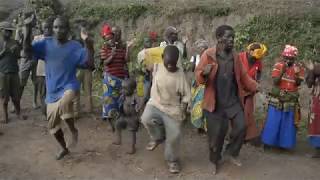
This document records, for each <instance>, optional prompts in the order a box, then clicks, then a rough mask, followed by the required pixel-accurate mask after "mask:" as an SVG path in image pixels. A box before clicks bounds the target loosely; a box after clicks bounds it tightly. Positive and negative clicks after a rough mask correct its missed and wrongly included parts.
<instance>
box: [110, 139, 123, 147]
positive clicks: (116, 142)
mask: <svg viewBox="0 0 320 180" xmlns="http://www.w3.org/2000/svg"><path fill="white" fill-rule="evenodd" d="M112 144H113V145H117V146H119V145H121V141H120V140H119V139H116V140H115V141H113V142H112Z"/></svg>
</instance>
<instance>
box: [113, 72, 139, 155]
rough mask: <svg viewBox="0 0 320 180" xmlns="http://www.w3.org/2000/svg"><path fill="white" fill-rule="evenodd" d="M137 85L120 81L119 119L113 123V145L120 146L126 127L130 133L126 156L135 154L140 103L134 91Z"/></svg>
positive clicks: (132, 80)
mask: <svg viewBox="0 0 320 180" xmlns="http://www.w3.org/2000/svg"><path fill="white" fill-rule="evenodd" d="M136 87H137V83H136V81H135V79H132V78H131V79H126V80H123V81H122V95H121V97H120V101H121V102H120V104H121V107H120V117H119V118H118V119H117V120H116V122H115V130H116V140H115V142H114V143H113V144H115V145H121V140H122V137H121V132H122V130H124V129H126V127H128V130H129V131H130V132H131V135H132V139H131V148H130V150H129V151H128V154H134V153H135V152H136V147H135V145H136V133H137V131H138V129H139V114H140V113H139V112H140V109H141V107H142V106H141V105H142V103H141V102H140V101H141V100H140V99H139V98H138V97H137V96H136V93H135V90H136Z"/></svg>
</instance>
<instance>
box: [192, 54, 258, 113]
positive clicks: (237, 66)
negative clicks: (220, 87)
mask: <svg viewBox="0 0 320 180" xmlns="http://www.w3.org/2000/svg"><path fill="white" fill-rule="evenodd" d="M233 56H234V72H235V75H236V80H237V85H238V91H239V92H238V93H239V96H240V99H241V103H242V105H243V103H244V102H243V99H244V97H245V96H246V95H248V93H252V92H256V91H257V85H258V84H257V82H255V81H254V80H253V79H251V78H250V77H249V75H248V73H247V72H246V71H245V69H244V68H243V66H242V63H241V61H240V60H239V57H238V54H237V53H236V52H234V53H233ZM207 64H212V70H211V72H210V74H209V76H208V79H205V78H204V77H203V75H202V72H203V70H204V68H205V67H206V65H207ZM217 70H218V62H217V60H216V48H209V49H207V50H206V51H205V52H204V53H203V54H202V56H201V60H200V63H199V65H198V66H197V67H196V69H195V74H196V81H197V83H198V84H204V85H205V91H204V98H203V102H202V108H203V109H205V110H207V111H209V112H213V111H214V110H215V106H216V88H215V87H214V86H215V84H214V82H215V79H216V73H217Z"/></svg>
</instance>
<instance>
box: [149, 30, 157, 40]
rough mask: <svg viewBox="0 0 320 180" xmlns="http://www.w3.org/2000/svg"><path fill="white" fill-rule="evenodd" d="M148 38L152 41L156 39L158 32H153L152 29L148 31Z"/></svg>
mask: <svg viewBox="0 0 320 180" xmlns="http://www.w3.org/2000/svg"><path fill="white" fill-rule="evenodd" d="M149 38H150V39H151V40H152V41H156V40H157V38H158V33H157V32H154V31H151V32H149Z"/></svg>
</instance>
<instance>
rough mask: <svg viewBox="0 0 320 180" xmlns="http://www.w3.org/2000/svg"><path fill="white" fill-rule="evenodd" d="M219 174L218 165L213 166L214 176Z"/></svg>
mask: <svg viewBox="0 0 320 180" xmlns="http://www.w3.org/2000/svg"><path fill="white" fill-rule="evenodd" d="M217 173H218V165H217V164H213V166H212V174H213V175H216V174H217Z"/></svg>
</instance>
